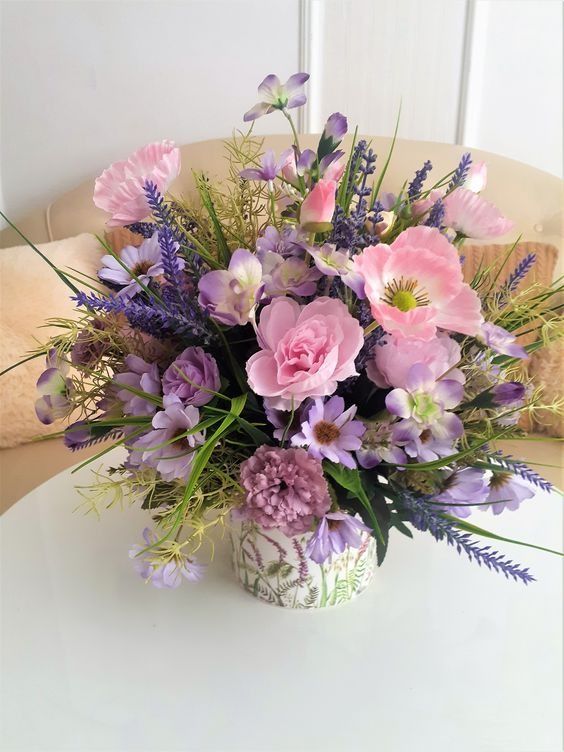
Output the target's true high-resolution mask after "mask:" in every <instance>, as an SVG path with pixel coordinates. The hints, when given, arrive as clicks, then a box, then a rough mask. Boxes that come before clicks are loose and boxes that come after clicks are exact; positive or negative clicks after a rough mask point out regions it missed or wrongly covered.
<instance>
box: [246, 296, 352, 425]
mask: <svg viewBox="0 0 564 752" xmlns="http://www.w3.org/2000/svg"><path fill="white" fill-rule="evenodd" d="M258 336H259V343H260V346H261V347H262V350H260V351H259V352H257V353H255V354H254V355H252V356H251V357H250V358H249V360H248V361H247V376H248V380H249V385H250V387H251V389H252V390H253V391H254V392H255V393H256V394H259V395H260V396H261V397H270V398H272V399H270V400H269V404H270V407H272V408H274V409H280V410H288V409H291V408H292V404H293V406H294V407H297V406H298V405H299V404H300V403H301V402H302V401H303V400H304V399H306V397H312V398H315V397H324V396H327V395H329V394H332V393H333V392H334V391H335V389H336V388H337V383H338V382H339V381H343V380H344V379H348V378H349V376H356V375H357V372H356V369H355V365H354V360H355V358H356V356H357V355H358V353H359V352H360V349H361V348H362V345H363V342H364V333H363V330H362V327H361V325H360V324H359V322H358V321H357V320H356V319H355V318H354V317H353V316H351V314H350V313H349V311H348V309H347V307H346V305H345V304H344V303H342V302H341V301H340V300H336V299H334V298H327V297H321V298H318V299H317V300H314V301H313V303H309V304H308V305H306V306H303V307H302V306H300V305H299V304H298V303H297V302H296V301H295V300H291V299H289V298H275V299H274V300H273V301H272V303H270V305H267V306H265V308H264V309H263V311H262V313H261V317H260V323H259V326H258Z"/></svg>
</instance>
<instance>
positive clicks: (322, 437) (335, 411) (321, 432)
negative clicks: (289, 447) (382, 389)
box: [292, 397, 366, 469]
mask: <svg viewBox="0 0 564 752" xmlns="http://www.w3.org/2000/svg"><path fill="white" fill-rule="evenodd" d="M356 410H357V407H356V405H353V406H352V407H349V409H348V410H345V400H344V399H343V398H342V397H331V399H329V400H327V402H325V403H323V400H322V399H320V398H318V399H316V400H315V401H314V403H313V406H312V407H310V409H309V411H308V414H307V420H306V421H304V422H303V423H302V430H301V432H300V433H297V434H295V435H294V436H292V444H293V445H294V446H307V450H308V452H309V454H311V456H312V457H315V458H316V459H318V460H322V459H323V458H327V459H328V460H331V462H340V463H341V464H343V465H344V466H345V467H348V468H351V469H354V468H355V467H356V462H355V460H354V457H353V456H352V454H351V452H355V451H357V450H359V449H360V447H361V446H362V441H361V438H360V437H361V436H362V435H363V434H364V432H365V430H366V428H365V425H364V423H361V421H359V420H353V418H354V416H355V415H356Z"/></svg>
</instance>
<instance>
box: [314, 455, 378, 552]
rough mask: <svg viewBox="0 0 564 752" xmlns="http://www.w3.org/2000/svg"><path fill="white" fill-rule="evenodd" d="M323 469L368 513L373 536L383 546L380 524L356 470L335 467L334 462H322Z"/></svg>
mask: <svg viewBox="0 0 564 752" xmlns="http://www.w3.org/2000/svg"><path fill="white" fill-rule="evenodd" d="M323 469H324V470H325V472H326V473H327V475H329V476H331V478H333V480H334V481H335V482H336V483H338V484H339V485H340V486H341V487H342V488H346V490H347V491H349V492H350V493H352V495H353V496H354V497H355V498H357V499H358V500H359V501H360V503H361V504H362V506H363V507H364V508H365V509H366V511H367V512H368V516H369V517H370V523H371V525H372V528H373V530H374V534H375V535H376V537H377V538H378V539H379V540H380V542H381V543H382V544H385V539H384V535H383V533H382V531H381V529H380V523H379V522H378V518H377V517H376V513H375V511H374V509H373V508H372V504H371V503H370V499H369V498H368V496H367V494H366V491H365V490H364V486H363V485H362V480H361V478H360V473H359V472H358V470H350V469H349V468H348V467H344V466H343V465H337V464H335V463H334V462H324V463H323Z"/></svg>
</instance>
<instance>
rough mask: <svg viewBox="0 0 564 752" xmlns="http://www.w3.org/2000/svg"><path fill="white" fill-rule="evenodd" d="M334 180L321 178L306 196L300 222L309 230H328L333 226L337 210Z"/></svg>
mask: <svg viewBox="0 0 564 752" xmlns="http://www.w3.org/2000/svg"><path fill="white" fill-rule="evenodd" d="M336 190H337V183H336V182H335V181H334V180H320V181H319V182H318V183H317V184H316V185H315V187H314V188H313V190H311V191H310V193H308V195H307V196H306V197H305V199H304V201H303V203H302V207H301V209H300V224H301V225H302V227H303V228H304V230H306V231H307V232H326V231H327V230H330V229H331V228H332V226H333V225H332V224H331V220H332V219H333V212H334V211H335V191H336Z"/></svg>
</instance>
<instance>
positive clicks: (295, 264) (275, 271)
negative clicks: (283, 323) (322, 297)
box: [261, 251, 322, 298]
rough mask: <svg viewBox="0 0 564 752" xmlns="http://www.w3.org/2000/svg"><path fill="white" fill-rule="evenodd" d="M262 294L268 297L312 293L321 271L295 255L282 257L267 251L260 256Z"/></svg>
mask: <svg viewBox="0 0 564 752" xmlns="http://www.w3.org/2000/svg"><path fill="white" fill-rule="evenodd" d="M261 261H262V271H263V278H262V280H263V282H264V294H265V296H267V297H269V298H274V297H278V296H279V295H287V294H288V293H291V294H293V295H298V296H302V297H303V296H307V295H314V294H315V291H316V290H317V282H318V280H319V279H320V278H321V276H322V275H321V272H320V271H319V270H318V269H316V268H315V266H309V264H308V263H307V261H305V260H304V259H301V258H297V257H296V256H290V257H289V258H283V257H282V256H280V255H279V254H277V253H272V252H270V251H269V252H267V253H265V254H263V256H262V259H261Z"/></svg>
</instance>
